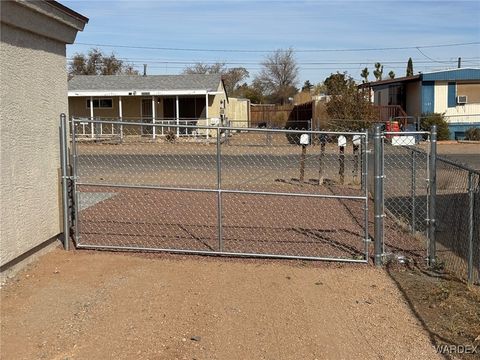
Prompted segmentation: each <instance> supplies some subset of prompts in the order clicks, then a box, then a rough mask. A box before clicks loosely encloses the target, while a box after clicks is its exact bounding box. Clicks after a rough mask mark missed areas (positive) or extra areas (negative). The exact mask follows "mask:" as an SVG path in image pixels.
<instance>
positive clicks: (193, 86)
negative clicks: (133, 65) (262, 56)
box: [68, 74, 222, 96]
mask: <svg viewBox="0 0 480 360" xmlns="http://www.w3.org/2000/svg"><path fill="white" fill-rule="evenodd" d="M221 81H222V79H221V75H220V74H193V75H147V76H141V75H75V76H74V77H73V78H72V79H70V81H69V82H68V96H116V95H118V96H122V95H134V96H135V95H137V96H142V95H197V94H198V95H202V94H212V93H217V91H218V88H219V85H220V83H221Z"/></svg>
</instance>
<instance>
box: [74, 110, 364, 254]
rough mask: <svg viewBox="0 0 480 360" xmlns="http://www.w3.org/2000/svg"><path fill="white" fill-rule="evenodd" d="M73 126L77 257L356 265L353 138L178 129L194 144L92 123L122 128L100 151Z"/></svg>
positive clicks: (359, 147) (99, 143) (360, 206)
mask: <svg viewBox="0 0 480 360" xmlns="http://www.w3.org/2000/svg"><path fill="white" fill-rule="evenodd" d="M81 121H84V120H77V119H73V120H72V123H73V126H72V128H73V134H72V138H73V144H72V145H73V146H72V149H73V154H74V160H73V172H74V179H75V181H74V187H75V194H76V195H75V197H76V206H75V208H76V216H75V219H76V220H75V223H74V225H75V226H74V228H75V240H76V244H77V246H79V247H88V248H97V247H99V248H115V249H137V250H167V251H173V252H193V253H205V254H208V253H209V254H231V255H251V256H267V257H269V256H275V257H292V258H304V259H327V260H342V261H355V262H367V261H368V248H367V245H368V232H367V224H368V217H367V214H368V200H367V196H366V190H365V189H366V187H365V186H364V185H365V182H366V181H367V180H366V179H365V176H364V174H365V173H366V171H365V170H364V166H366V158H365V151H363V149H365V148H366V147H365V143H366V141H367V139H366V136H365V133H333V132H330V133H325V132H315V131H306V130H305V131H295V130H282V129H277V130H275V129H259V128H255V129H251V128H234V127H228V126H227V127H221V126H219V127H208V126H191V125H183V126H182V125H180V126H179V127H180V128H182V129H188V130H189V131H196V132H197V133H199V134H205V135H203V136H202V139H201V140H202V141H195V142H192V141H190V140H189V139H186V138H181V137H175V136H174V137H167V136H160V135H159V136H157V138H156V139H153V138H152V137H150V136H147V137H143V136H142V128H146V127H153V126H155V127H156V128H158V129H161V127H163V126H167V125H162V124H161V123H156V124H154V125H153V124H145V123H140V124H139V123H130V122H125V121H123V122H116V121H107V122H102V125H106V124H110V125H111V126H113V127H119V126H122V128H123V139H122V141H121V142H117V141H113V142H112V141H110V140H109V139H102V138H95V137H94V140H92V139H82V138H81V137H78V136H77V135H76V133H75V131H76V129H77V123H80V122H81ZM90 122H91V123H92V124H93V128H95V127H96V126H97V124H98V122H97V121H90ZM168 126H171V125H170V124H169V125H168ZM180 131H181V130H180ZM266 132H268V133H269V135H268V137H269V138H270V141H269V142H268V143H265V142H264V139H265V137H266V135H265V133H266ZM207 133H208V134H209V137H210V141H203V140H205V139H206V134H207ZM157 134H161V132H160V131H158V130H157ZM257 135H258V139H257ZM354 137H355V139H354ZM145 138H146V139H145ZM313 139H316V141H315V142H312V140H313ZM353 140H355V144H354V143H353V142H352V141H353ZM339 142H340V145H341V146H338V145H339ZM347 142H348V145H347ZM241 144H245V145H243V146H237V145H241ZM259 145H261V146H259ZM352 214H353V215H352Z"/></svg>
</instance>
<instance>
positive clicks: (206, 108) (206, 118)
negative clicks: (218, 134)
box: [205, 93, 210, 140]
mask: <svg viewBox="0 0 480 360" xmlns="http://www.w3.org/2000/svg"><path fill="white" fill-rule="evenodd" d="M205 124H206V125H207V126H208V125H210V124H209V120H208V93H207V94H205ZM209 135H210V129H207V140H208V136H209Z"/></svg>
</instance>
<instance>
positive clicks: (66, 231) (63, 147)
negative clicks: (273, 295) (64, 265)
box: [60, 113, 70, 250]
mask: <svg viewBox="0 0 480 360" xmlns="http://www.w3.org/2000/svg"><path fill="white" fill-rule="evenodd" d="M67 148H68V143H67V117H66V116H65V114H64V113H62V114H61V115H60V161H61V168H62V169H61V171H62V211H63V247H64V248H65V250H68V249H69V243H68V241H69V238H70V222H69V219H68V170H67V166H68V165H67V156H68V155H67V154H68V150H67Z"/></svg>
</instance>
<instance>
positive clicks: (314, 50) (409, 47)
mask: <svg viewBox="0 0 480 360" xmlns="http://www.w3.org/2000/svg"><path fill="white" fill-rule="evenodd" d="M478 44H480V42H479V41H474V42H464V43H452V44H437V45H423V46H403V47H378V48H351V49H293V50H294V52H297V53H314V52H360V51H387V50H411V49H420V48H421V49H428V48H440V47H454V46H466V45H478ZM75 45H86V46H98V47H113V48H128V49H142V50H163V51H189V52H231V53H268V52H273V51H275V50H253V49H205V48H204V49H201V48H173V47H156V46H138V45H113V44H95V43H81V42H78V43H75Z"/></svg>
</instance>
